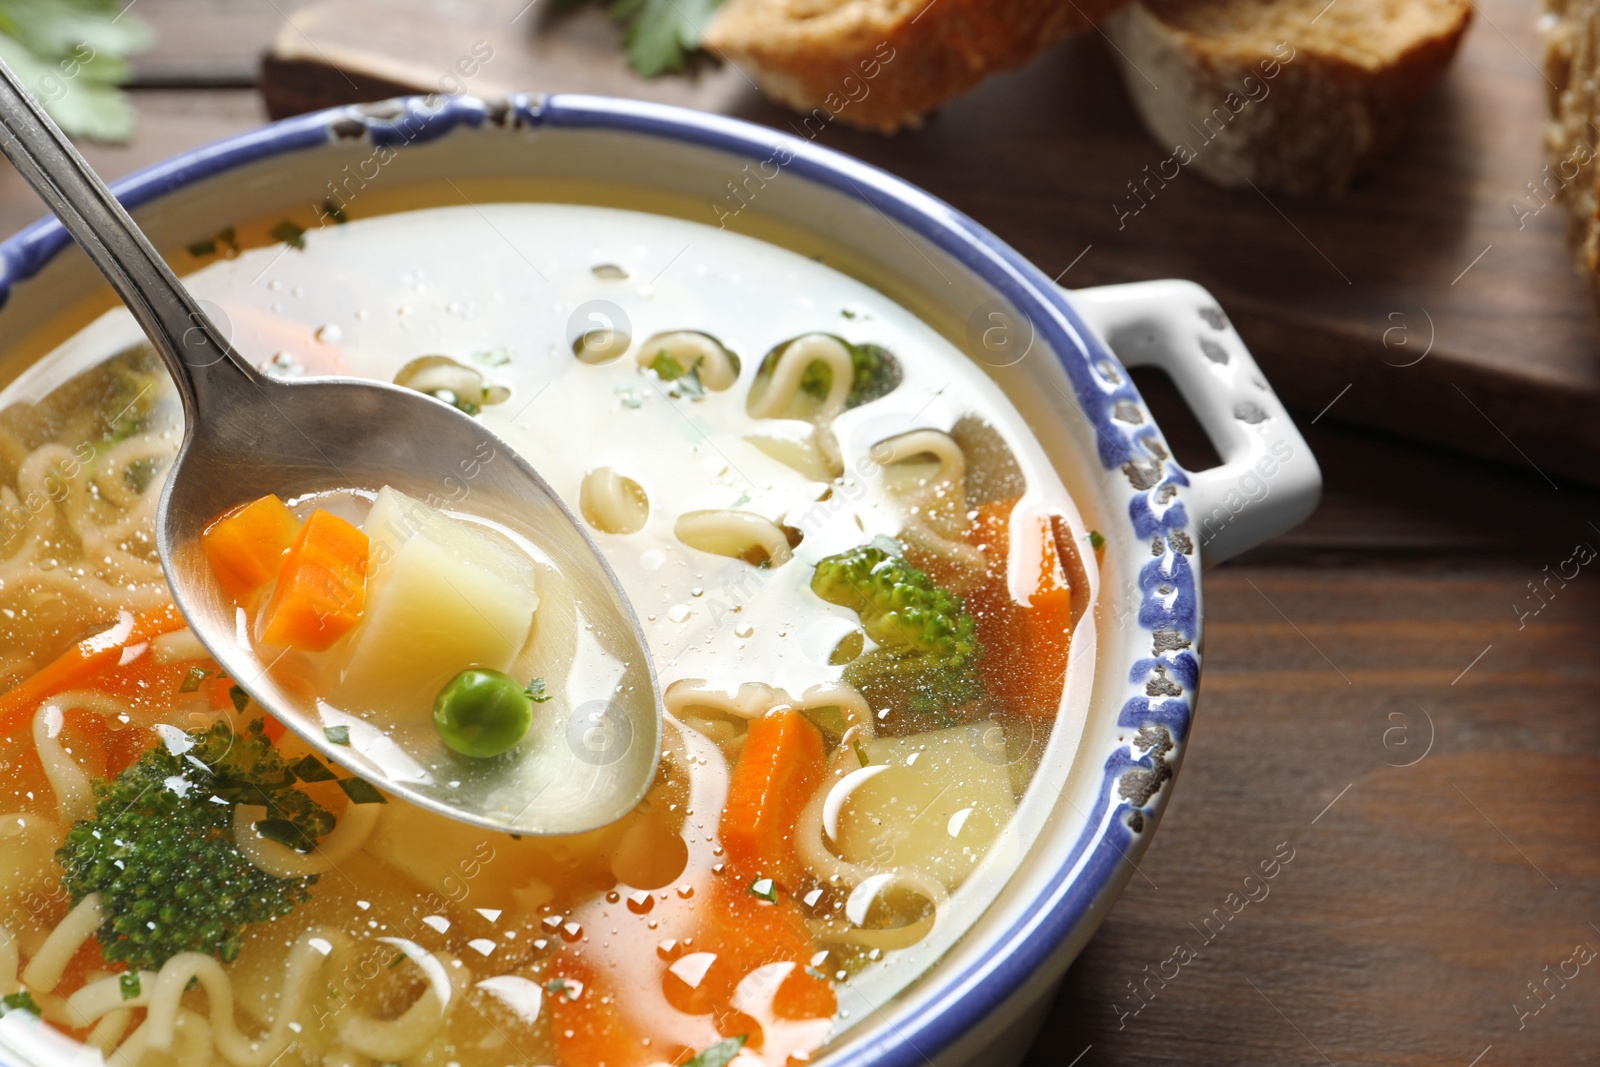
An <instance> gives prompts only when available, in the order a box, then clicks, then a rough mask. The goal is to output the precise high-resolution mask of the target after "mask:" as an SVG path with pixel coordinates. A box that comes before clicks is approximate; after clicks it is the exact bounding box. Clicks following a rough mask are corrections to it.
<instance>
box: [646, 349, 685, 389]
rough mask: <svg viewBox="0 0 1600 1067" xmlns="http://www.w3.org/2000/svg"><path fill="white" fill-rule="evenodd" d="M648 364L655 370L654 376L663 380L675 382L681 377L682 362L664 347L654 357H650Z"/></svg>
mask: <svg viewBox="0 0 1600 1067" xmlns="http://www.w3.org/2000/svg"><path fill="white" fill-rule="evenodd" d="M648 366H649V367H650V369H651V370H653V371H655V372H656V377H657V378H660V379H661V380H662V381H664V382H675V381H677V380H678V379H679V378H682V377H683V364H682V363H679V362H678V360H677V359H676V357H674V356H673V354H672V353H671V352H668V351H667V350H666V349H665V348H663V349H662V350H661V351H660V352H657V353H656V358H655V359H652V360H651V361H650V363H649V364H648Z"/></svg>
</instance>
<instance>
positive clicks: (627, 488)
mask: <svg viewBox="0 0 1600 1067" xmlns="http://www.w3.org/2000/svg"><path fill="white" fill-rule="evenodd" d="M578 510H579V511H581V512H583V517H584V519H585V520H587V521H588V523H589V525H590V526H593V527H594V528H595V529H597V530H602V531H604V532H606V533H614V534H631V533H638V532H639V531H640V530H642V529H644V524H645V521H646V520H647V519H649V518H650V499H649V497H647V496H645V492H644V488H643V487H642V486H641V485H640V484H639V483H638V482H636V481H634V480H633V479H632V478H629V477H627V476H625V475H622V474H618V473H617V472H616V471H615V470H613V469H611V468H610V467H598V468H596V469H595V470H592V471H590V472H589V473H588V474H586V475H585V476H584V479H583V484H582V485H581V486H580V487H579V489H578Z"/></svg>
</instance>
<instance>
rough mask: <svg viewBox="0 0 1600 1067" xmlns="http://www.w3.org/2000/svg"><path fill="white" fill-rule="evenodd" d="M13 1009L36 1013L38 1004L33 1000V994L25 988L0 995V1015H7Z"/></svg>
mask: <svg viewBox="0 0 1600 1067" xmlns="http://www.w3.org/2000/svg"><path fill="white" fill-rule="evenodd" d="M14 1011H26V1012H31V1013H33V1014H34V1015H38V1014H39V1005H38V1003H37V1002H35V1001H34V999H33V994H32V993H30V992H28V991H27V990H26V989H22V990H19V991H17V992H15V993H11V994H9V995H7V996H4V997H0V1015H9V1014H11V1013H12V1012H14Z"/></svg>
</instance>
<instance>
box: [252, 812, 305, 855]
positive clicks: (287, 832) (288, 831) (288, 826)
mask: <svg viewBox="0 0 1600 1067" xmlns="http://www.w3.org/2000/svg"><path fill="white" fill-rule="evenodd" d="M255 830H256V833H258V834H260V835H261V836H262V837H264V838H266V839H267V840H268V841H276V842H277V843H278V844H280V845H283V846H284V847H286V848H292V849H294V850H295V851H297V852H310V851H311V849H312V846H313V844H314V842H312V841H311V840H310V839H309V838H307V837H306V835H305V834H304V833H302V832H301V830H300V827H298V826H296V825H295V824H294V823H292V822H290V821H289V820H288V819H262V820H261V821H260V822H258V823H256V824H255Z"/></svg>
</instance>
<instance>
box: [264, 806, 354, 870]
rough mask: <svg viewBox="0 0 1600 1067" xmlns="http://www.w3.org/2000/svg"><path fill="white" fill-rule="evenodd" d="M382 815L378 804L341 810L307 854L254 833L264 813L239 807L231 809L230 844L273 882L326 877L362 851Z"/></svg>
mask: <svg viewBox="0 0 1600 1067" xmlns="http://www.w3.org/2000/svg"><path fill="white" fill-rule="evenodd" d="M382 813H383V805H381V804H351V805H350V806H349V807H347V808H345V809H344V815H343V816H342V817H341V818H340V819H339V822H338V825H336V826H335V827H334V828H333V829H332V830H331V831H330V832H329V833H328V836H326V837H324V838H323V839H322V840H321V841H319V842H317V847H316V848H314V849H313V850H312V851H311V852H310V853H309V854H308V853H304V852H296V851H295V850H294V849H292V848H289V847H288V846H286V845H280V844H279V843H278V842H276V841H272V840H269V839H267V838H265V837H262V836H261V835H260V834H258V833H256V831H255V824H256V823H258V822H260V821H261V820H262V819H265V818H266V817H267V809H266V808H264V807H261V806H259V805H256V804H239V805H236V806H235V807H234V809H233V843H234V845H236V846H237V847H238V849H239V851H240V852H241V853H243V855H244V858H245V859H247V860H249V861H250V862H251V863H253V864H255V866H257V867H259V868H260V869H261V870H263V871H266V872H267V873H268V874H270V875H272V876H273V877H275V878H305V877H307V876H309V875H313V874H327V873H328V872H329V871H331V870H334V869H335V868H337V867H338V866H339V864H341V863H343V862H344V861H345V860H347V859H349V858H350V857H351V856H354V855H355V854H356V853H357V852H359V851H360V850H361V846H362V845H365V844H366V843H367V838H369V837H371V836H372V831H373V830H374V829H376V828H377V825H378V817H379V816H380V815H381V814H382Z"/></svg>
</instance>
